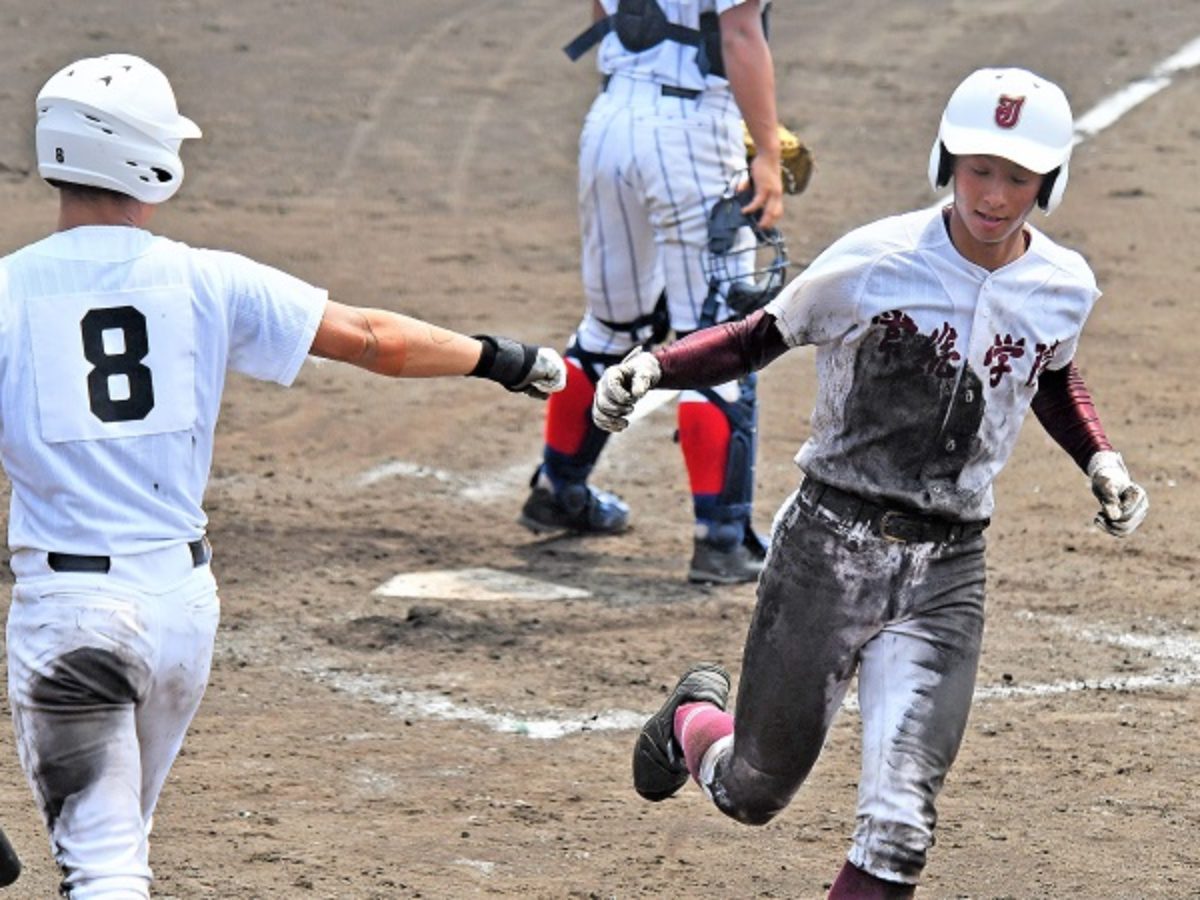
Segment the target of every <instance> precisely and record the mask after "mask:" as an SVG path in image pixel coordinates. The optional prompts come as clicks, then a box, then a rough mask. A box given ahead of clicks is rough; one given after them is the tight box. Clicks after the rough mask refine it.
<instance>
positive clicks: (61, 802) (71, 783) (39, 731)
mask: <svg viewBox="0 0 1200 900" xmlns="http://www.w3.org/2000/svg"><path fill="white" fill-rule="evenodd" d="M139 630H140V626H139V617H138V613H137V609H136V604H134V603H131V602H126V601H124V600H122V599H120V598H112V597H106V596H105V595H103V594H101V593H100V591H99V590H98V589H95V590H92V591H89V592H86V593H84V592H80V591H79V590H78V589H75V590H72V589H70V588H67V589H65V590H64V589H62V588H60V589H58V590H57V591H56V590H55V589H54V588H52V587H46V588H45V589H37V588H32V587H30V586H28V585H22V584H18V585H17V587H16V588H15V589H14V592H13V603H12V607H11V609H10V611H9V619H8V626H7V650H8V677H9V700H10V705H11V707H12V715H13V725H14V730H15V734H16V743H17V751H18V756H19V758H20V761H21V765H22V768H23V769H24V771H25V774H26V777H27V778H28V779H29V783H30V786H31V787H32V789H33V792H34V796H35V798H36V799H37V801H38V804H39V806H40V808H41V811H42V816H43V820H44V822H45V825H46V829H47V833H48V834H49V837H50V842H51V846H52V849H53V852H54V857H55V860H56V861H57V862H58V865H59V867H60V868H61V870H62V873H63V890H64V892H65V893H66V895H67V896H69V897H71V898H72V900H80V898H88V897H92V896H98V895H104V894H105V892H109V895H119V896H122V897H148V896H149V890H150V888H149V886H150V878H151V874H150V867H149V865H148V849H147V845H146V839H145V827H144V823H143V820H142V812H141V808H140V802H139V795H140V792H141V778H142V773H141V761H140V758H139V753H138V741H137V730H136V723H135V718H134V707H135V703H136V699H137V696H138V693H139V690H140V686H141V685H142V684H143V683H144V682H145V680H146V672H147V667H146V665H145V663H144V662H143V661H142V660H143V657H142V656H141V655H140V653H139V650H140V649H142V648H140V647H139V646H138V645H139V643H140V638H141V635H140V634H139Z"/></svg>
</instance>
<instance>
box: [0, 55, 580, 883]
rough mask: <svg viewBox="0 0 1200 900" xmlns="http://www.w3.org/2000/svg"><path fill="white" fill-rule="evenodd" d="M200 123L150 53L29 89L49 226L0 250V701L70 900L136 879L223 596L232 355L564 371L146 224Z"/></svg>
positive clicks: (249, 366)
mask: <svg viewBox="0 0 1200 900" xmlns="http://www.w3.org/2000/svg"><path fill="white" fill-rule="evenodd" d="M198 137H200V129H199V128H198V127H197V126H196V125H195V123H193V122H192V121H191V120H190V119H187V118H185V117H184V116H181V115H180V114H179V112H178V110H177V108H176V103H175V93H174V91H173V90H172V88H171V85H170V84H169V83H168V81H167V79H166V77H165V76H164V75H163V73H162V72H160V71H159V70H158V69H157V68H155V67H154V66H152V65H150V64H149V63H148V62H146V61H145V60H143V59H140V58H138V57H136V56H129V55H126V54H113V55H109V56H103V57H100V58H97V59H84V60H80V61H79V62H76V63H73V64H72V65H69V66H67V67H66V68H65V69H63V70H61V71H60V72H58V73H57V74H56V75H54V76H53V77H52V78H50V80H49V81H47V82H46V85H45V87H43V88H42V90H41V92H40V93H39V94H38V97H37V125H36V142H37V149H36V152H37V161H38V172H39V174H40V175H41V176H42V177H43V178H45V179H46V180H47V181H48V182H49V183H50V184H51V185H53V186H54V187H55V188H57V190H58V227H57V229H56V231H55V232H54V233H53V234H51V235H49V236H48V237H45V238H43V239H42V240H40V241H37V242H35V243H33V244H30V245H29V246H27V247H24V248H22V249H20V250H17V251H16V252H14V253H11V254H9V255H8V256H6V257H4V258H3V259H2V260H0V462H3V465H4V470H5V472H6V473H7V474H8V477H9V479H10V480H11V482H12V509H11V512H10V515H9V520H8V542H9V547H10V549H11V551H12V558H11V561H10V564H11V567H12V570H13V574H14V575H15V576H16V584H15V585H14V587H13V598H12V604H11V606H10V608H9V614H8V623H7V632H6V633H7V652H8V691H9V700H10V704H11V707H12V716H13V725H14V730H15V732H16V739H17V752H18V754H19V756H20V760H21V766H22V768H23V769H24V771H25V774H26V776H27V777H28V779H29V783H30V786H31V787H32V789H33V792H34V796H35V797H36V799H37V801H38V804H39V806H40V808H41V812H42V816H43V819H44V821H45V825H46V830H47V832H48V834H49V836H50V842H51V846H52V848H53V852H54V858H55V860H56V861H57V863H58V865H59V868H60V869H61V870H62V873H63V880H62V893H63V894H64V895H65V896H68V897H72V898H93V897H121V898H125V900H128V898H135V897H148V896H149V894H150V881H151V871H150V866H149V839H150V826H151V819H152V817H153V814H154V809H155V804H156V802H157V800H158V796H159V792H160V791H161V790H162V786H163V782H164V781H165V780H166V777H167V773H168V771H169V770H170V768H171V765H172V763H173V762H174V760H175V757H176V755H177V754H178V753H179V750H180V747H181V745H182V743H183V739H184V734H185V732H186V731H187V728H188V725H189V723H190V722H191V720H192V716H193V715H195V713H196V710H197V708H198V707H199V705H200V699H201V697H202V695H203V694H204V689H205V685H206V684H207V681H208V674H209V667H210V665H211V661H212V651H213V640H214V638H215V636H216V631H217V621H218V617H219V613H220V603H219V601H218V599H217V585H216V581H215V580H214V578H213V574H212V571H211V569H210V566H209V560H210V557H211V555H212V549H211V547H210V546H209V543H208V540H207V539H206V537H205V530H206V524H207V517H206V516H205V513H204V509H203V505H202V504H203V498H204V490H205V486H206V484H207V482H208V476H209V469H210V464H211V461H212V453H213V441H214V431H215V429H216V424H217V415H218V412H219V409H220V404H221V397H222V392H223V390H224V386H225V378H226V373H227V372H228V371H235V372H241V373H242V374H245V375H248V376H250V377H252V378H257V379H260V380H263V381H274V382H277V383H279V384H281V385H285V386H286V385H290V384H291V383H292V381H293V380H294V379H295V378H296V376H297V374H298V373H299V370H300V368H301V366H302V365H303V364H304V361H305V359H306V358H307V357H308V355H309V354H312V355H314V356H319V357H323V358H326V359H333V360H340V361H342V362H346V363H350V364H352V365H355V366H358V367H360V368H363V369H366V370H368V371H370V372H374V373H376V374H379V375H385V376H391V377H396V378H416V377H432V376H448V375H456V376H461V375H474V376H478V377H483V378H488V379H491V380H493V381H497V382H499V383H500V384H501V385H503V386H504V387H506V388H508V389H509V390H511V391H523V392H525V393H529V394H533V395H535V396H538V397H545V396H546V395H547V394H548V393H551V392H553V391H556V390H560V389H561V388H562V387H563V385H564V384H565V383H566V370H565V366H564V364H563V361H562V359H561V357H560V356H559V355H558V353H557V352H555V351H554V350H551V349H548V348H544V347H543V348H538V347H530V346H526V345H524V344H520V343H518V342H516V341H512V340H509V339H507V338H498V337H493V336H480V337H478V338H473V337H467V336H466V335H462V334H458V333H456V332H453V331H449V330H447V329H444V328H439V327H437V326H434V325H431V324H428V323H425V322H422V321H420V320H417V319H412V318H409V317H407V316H402V315H399V314H396V313H392V312H388V311H385V310H378V309H365V308H361V307H355V306H349V305H346V304H343V303H337V302H334V301H333V300H330V299H329V298H328V296H327V294H326V291H325V290H323V289H321V288H317V287H314V286H312V285H309V284H307V283H305V282H303V281H301V280H300V279H298V278H294V277H293V276H291V275H288V274H286V273H284V272H281V271H279V270H278V269H275V268H272V267H270V266H266V265H263V264H261V263H258V262H255V261H253V260H250V259H248V258H246V257H244V256H240V255H238V254H235V253H232V252H228V251H217V250H205V249H198V248H193V247H189V246H187V245H185V244H181V243H179V242H177V241H173V240H170V239H168V238H165V237H160V236H157V235H155V234H153V233H151V232H150V231H148V230H146V229H147V227H148V223H149V221H150V219H151V217H152V215H153V213H154V211H155V209H156V208H157V205H158V204H160V203H163V202H165V201H166V200H168V199H169V198H171V197H172V196H173V195H174V194H175V192H176V191H177V190H178V189H179V187H180V185H181V183H182V181H183V174H184V170H183V163H182V161H181V159H180V156H179V149H180V145H181V144H182V142H183V141H184V140H185V139H188V138H198ZM5 864H6V861H5V860H4V859H3V856H2V854H0V874H2V873H3V871H4V866H5ZM10 869H11V867H10Z"/></svg>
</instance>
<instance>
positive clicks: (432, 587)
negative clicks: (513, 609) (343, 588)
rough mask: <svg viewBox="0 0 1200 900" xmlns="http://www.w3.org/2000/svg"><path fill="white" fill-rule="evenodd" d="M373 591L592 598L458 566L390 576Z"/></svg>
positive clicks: (446, 596)
mask: <svg viewBox="0 0 1200 900" xmlns="http://www.w3.org/2000/svg"><path fill="white" fill-rule="evenodd" d="M372 593H375V594H380V595H382V596H384V597H409V598H412V599H414V600H433V599H436V600H574V599H577V598H580V597H590V596H591V593H590V592H589V591H585V590H582V589H580V588H573V587H567V586H566V585H562V584H552V583H551V582H549V581H538V580H537V579H536V578H526V577H525V576H523V575H513V574H512V573H511V572H501V571H500V570H499V569H458V570H456V571H450V570H440V571H433V572H404V573H402V574H400V575H396V576H395V577H393V578H390V579H388V580H387V581H385V582H384V583H383V584H381V585H380V586H379V587H377V588H375V590H374V591H372Z"/></svg>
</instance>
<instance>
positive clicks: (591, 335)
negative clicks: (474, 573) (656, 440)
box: [520, 95, 665, 534]
mask: <svg viewBox="0 0 1200 900" xmlns="http://www.w3.org/2000/svg"><path fill="white" fill-rule="evenodd" d="M629 116H630V113H629V111H628V110H626V109H623V108H619V107H618V106H616V105H614V104H613V103H612V102H611V98H607V97H605V96H603V95H602V97H601V98H600V99H599V100H598V101H597V103H596V104H595V105H594V106H593V108H592V110H591V112H590V113H589V115H588V118H587V121H586V123H585V125H584V129H583V133H582V135H581V138H580V150H579V222H580V229H581V232H582V238H583V246H582V261H581V265H582V276H583V286H584V295H585V298H586V301H587V311H586V313H585V315H584V317H583V321H582V322H581V323H580V325H579V327H578V329H577V330H576V333H575V335H574V336H573V337H572V339H571V341H570V344H569V346H568V348H567V350H566V352H565V353H564V357H565V358H566V361H567V386H566V388H565V389H564V390H563V391H561V392H559V393H557V394H554V395H553V396H551V398H550V400H549V402H548V403H547V407H546V426H545V447H544V450H543V454H542V464H541V466H540V467H539V468H538V471H537V472H536V473H535V474H534V479H533V482H532V485H531V487H532V492H531V493H530V496H529V498H528V500H527V501H526V503H525V506H524V508H523V509H522V512H521V517H520V521H521V523H522V524H523V525H525V526H526V527H528V528H530V529H532V530H534V531H543V530H551V529H560V528H568V529H570V530H573V531H577V532H580V533H601V534H605V533H615V532H619V531H622V530H624V529H625V528H626V526H627V524H628V518H629V510H628V507H627V506H626V505H625V503H624V502H622V501H621V500H620V499H619V498H618V497H616V496H615V495H613V494H611V493H608V492H605V491H598V490H596V489H595V488H593V487H591V486H590V485H589V484H588V483H587V482H588V478H589V477H590V475H591V472H592V469H593V468H594V467H595V465H596V462H597V460H598V459H599V457H600V454H601V452H602V451H603V449H604V446H605V444H606V443H607V440H608V437H609V435H608V432H605V431H603V430H601V429H599V428H597V427H596V426H595V424H594V423H593V422H592V415H591V408H592V398H593V396H594V394H595V385H596V381H597V380H598V379H599V377H600V374H601V372H602V371H603V370H604V368H605V366H608V365H612V364H613V363H616V362H619V361H620V359H621V358H622V357H623V356H624V355H625V354H626V353H627V352H628V351H629V350H630V349H631V348H632V347H634V346H635V345H636V344H639V343H642V342H645V341H648V340H650V339H651V338H652V336H653V333H654V331H655V326H656V324H657V320H656V317H655V310H656V309H657V308H658V307H659V300H660V298H661V296H662V289H663V283H662V276H661V272H660V269H659V266H658V261H657V250H656V248H655V245H654V234H653V231H652V230H651V228H650V226H649V223H648V222H647V219H646V214H645V212H644V211H643V200H642V196H641V187H640V181H639V179H638V178H637V176H636V173H635V172H633V171H632V169H633V166H632V163H631V152H632V150H631V146H632V143H631V142H632V137H631V132H632V131H633V125H632V124H631V121H630V118H629ZM663 313H664V314H665V308H664V309H663Z"/></svg>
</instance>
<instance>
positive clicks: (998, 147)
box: [929, 69, 1075, 215]
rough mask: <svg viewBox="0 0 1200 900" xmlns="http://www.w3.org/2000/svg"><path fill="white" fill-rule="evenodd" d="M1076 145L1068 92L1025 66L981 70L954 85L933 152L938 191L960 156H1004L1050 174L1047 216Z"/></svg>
mask: <svg viewBox="0 0 1200 900" xmlns="http://www.w3.org/2000/svg"><path fill="white" fill-rule="evenodd" d="M1074 145H1075V120H1074V118H1073V116H1072V115H1071V104H1070V103H1068V102H1067V97H1066V95H1065V94H1064V93H1063V92H1062V90H1061V89H1060V88H1059V87H1058V85H1056V84H1054V83H1053V82H1050V81H1047V80H1046V79H1045V78H1042V77H1041V76H1039V75H1035V74H1034V73H1032V72H1028V71H1026V70H1025V69H979V70H978V71H976V72H973V73H971V74H970V75H968V76H967V77H966V79H965V80H964V81H963V83H962V84H960V85H959V86H958V87H957V88H955V90H954V93H953V94H951V95H950V100H949V102H948V103H947V104H946V110H945V112H943V113H942V122H941V126H940V127H939V128H938V136H937V139H936V140H935V141H934V142H933V149H932V150H931V151H930V154H929V183H930V184H931V185H932V186H933V189H934V190H938V189H939V188H941V187H944V186H945V185H946V184H948V183H949V181H950V176H951V175H952V174H953V170H954V157H955V156H974V155H982V156H999V157H1002V158H1003V159H1007V160H1010V161H1012V162H1015V163H1016V164H1017V165H1019V166H1024V167H1025V168H1026V169H1029V170H1030V171H1031V172H1037V173H1038V174H1039V175H1045V176H1046V178H1045V180H1044V181H1043V182H1042V190H1041V191H1040V192H1039V194H1038V199H1037V202H1038V206H1040V207H1041V208H1042V210H1043V211H1045V213H1046V214H1047V215H1049V214H1050V213H1051V212H1053V211H1054V208H1055V207H1057V206H1058V204H1059V203H1060V202H1061V201H1062V197H1063V192H1064V191H1065V190H1066V188H1067V168H1068V162H1069V160H1070V158H1071V148H1072V147H1074Z"/></svg>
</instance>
